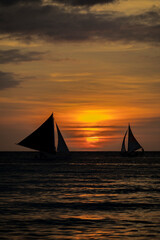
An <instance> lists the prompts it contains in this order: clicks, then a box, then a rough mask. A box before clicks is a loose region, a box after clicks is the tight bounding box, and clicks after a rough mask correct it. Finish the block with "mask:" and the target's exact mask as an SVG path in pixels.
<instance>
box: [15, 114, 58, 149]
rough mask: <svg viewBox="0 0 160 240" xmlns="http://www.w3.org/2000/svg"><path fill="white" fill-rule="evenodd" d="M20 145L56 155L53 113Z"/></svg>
mask: <svg viewBox="0 0 160 240" xmlns="http://www.w3.org/2000/svg"><path fill="white" fill-rule="evenodd" d="M18 145H21V146H23V147H27V148H31V149H34V150H38V151H40V152H46V153H55V152H56V148H55V134H54V118H53V113H52V114H51V116H50V117H49V118H48V119H47V120H46V121H45V122H44V123H43V124H42V125H41V126H40V127H39V128H37V129H36V130H35V131H34V132H33V133H31V134H30V135H29V136H27V137H26V138H24V139H23V140H22V141H21V142H19V143H18Z"/></svg>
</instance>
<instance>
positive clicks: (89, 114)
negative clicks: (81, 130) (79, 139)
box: [77, 110, 113, 123]
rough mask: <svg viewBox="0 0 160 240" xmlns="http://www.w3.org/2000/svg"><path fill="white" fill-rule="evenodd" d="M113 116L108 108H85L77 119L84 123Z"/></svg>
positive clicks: (99, 120)
mask: <svg viewBox="0 0 160 240" xmlns="http://www.w3.org/2000/svg"><path fill="white" fill-rule="evenodd" d="M112 118H113V116H112V115H111V114H109V113H108V112H107V111H106V110H84V111H81V112H80V113H78V114H77V120H78V121H80V122H82V123H97V122H101V121H105V120H110V119H112Z"/></svg>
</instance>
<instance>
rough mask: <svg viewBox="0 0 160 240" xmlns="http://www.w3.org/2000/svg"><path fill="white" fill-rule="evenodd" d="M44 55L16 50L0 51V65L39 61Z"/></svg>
mask: <svg viewBox="0 0 160 240" xmlns="http://www.w3.org/2000/svg"><path fill="white" fill-rule="evenodd" d="M43 54H44V53H40V52H26V53H24V52H21V51H20V50H18V49H11V50H0V64H4V63H19V62H28V61H36V60H41V58H42V55H43Z"/></svg>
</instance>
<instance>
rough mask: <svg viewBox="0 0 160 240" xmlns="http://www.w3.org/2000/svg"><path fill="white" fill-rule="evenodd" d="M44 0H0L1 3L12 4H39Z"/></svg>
mask: <svg viewBox="0 0 160 240" xmlns="http://www.w3.org/2000/svg"><path fill="white" fill-rule="evenodd" d="M42 1H43V0H34V1H33V0H0V5H4V6H10V5H14V4H21V5H22V4H30V3H32V4H37V3H42Z"/></svg>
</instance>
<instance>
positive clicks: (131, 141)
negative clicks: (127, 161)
mask: <svg viewBox="0 0 160 240" xmlns="http://www.w3.org/2000/svg"><path fill="white" fill-rule="evenodd" d="M141 148H142V147H141V145H140V144H139V142H138V141H137V140H136V139H135V137H134V135H133V133H132V131H131V128H130V125H129V126H128V152H134V151H136V150H138V149H141ZM142 149H143V148H142Z"/></svg>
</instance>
